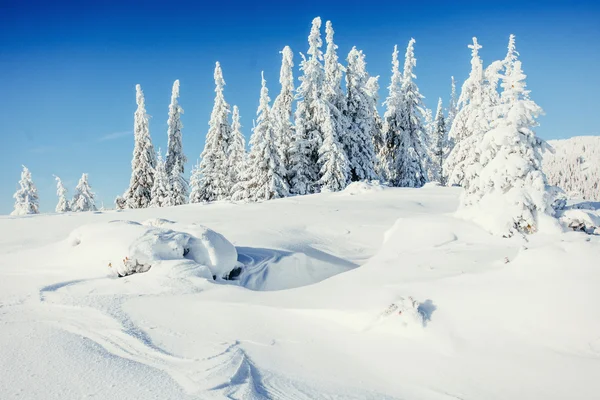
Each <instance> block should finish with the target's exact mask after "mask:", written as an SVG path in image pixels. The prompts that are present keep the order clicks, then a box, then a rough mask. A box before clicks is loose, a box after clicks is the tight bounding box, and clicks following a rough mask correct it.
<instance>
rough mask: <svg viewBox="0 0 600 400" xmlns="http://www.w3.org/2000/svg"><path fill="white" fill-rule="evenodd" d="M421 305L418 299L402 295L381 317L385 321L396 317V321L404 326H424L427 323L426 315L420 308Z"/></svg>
mask: <svg viewBox="0 0 600 400" xmlns="http://www.w3.org/2000/svg"><path fill="white" fill-rule="evenodd" d="M420 305H421V304H420V303H419V302H418V301H416V300H415V299H413V298H412V297H410V296H409V297H400V298H399V299H398V300H396V301H394V302H393V303H391V304H390V305H389V306H388V307H387V308H386V309H385V310H384V311H383V312H382V313H381V314H380V319H381V321H382V322H383V321H387V320H389V319H391V318H394V321H395V322H396V323H400V324H401V325H402V326H404V327H410V326H418V327H423V326H424V325H425V316H424V315H423V313H422V312H421V310H420V308H419V306H420Z"/></svg>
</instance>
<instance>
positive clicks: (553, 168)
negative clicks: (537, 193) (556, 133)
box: [542, 136, 600, 201]
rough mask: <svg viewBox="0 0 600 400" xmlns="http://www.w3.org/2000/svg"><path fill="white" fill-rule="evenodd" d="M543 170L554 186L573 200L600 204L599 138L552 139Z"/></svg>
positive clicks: (545, 154) (545, 156)
mask: <svg viewBox="0 0 600 400" xmlns="http://www.w3.org/2000/svg"><path fill="white" fill-rule="evenodd" d="M548 143H549V144H550V145H551V146H552V148H553V149H554V153H552V152H546V153H544V159H543V164H542V165H543V169H544V172H545V173H546V176H547V178H548V182H549V183H550V184H551V185H555V186H558V187H560V188H562V189H563V190H564V191H565V192H567V194H569V195H570V197H576V198H580V199H585V200H596V201H600V136H579V137H572V138H569V139H561V140H550V141H548Z"/></svg>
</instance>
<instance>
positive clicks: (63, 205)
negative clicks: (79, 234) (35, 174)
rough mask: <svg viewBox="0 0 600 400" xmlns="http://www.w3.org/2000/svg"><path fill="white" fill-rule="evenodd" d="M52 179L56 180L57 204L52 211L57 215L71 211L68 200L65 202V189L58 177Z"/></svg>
mask: <svg viewBox="0 0 600 400" xmlns="http://www.w3.org/2000/svg"><path fill="white" fill-rule="evenodd" d="M54 179H56V195H57V196H58V203H56V208H55V209H54V210H55V211H56V212H57V213H64V212H67V211H71V207H70V204H69V200H67V189H66V188H65V186H64V185H63V183H62V180H61V179H60V178H59V177H58V176H55V177H54Z"/></svg>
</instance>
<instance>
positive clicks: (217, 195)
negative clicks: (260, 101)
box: [199, 62, 232, 201]
mask: <svg viewBox="0 0 600 400" xmlns="http://www.w3.org/2000/svg"><path fill="white" fill-rule="evenodd" d="M214 76H215V86H216V87H215V93H216V96H215V103H214V106H213V110H212V113H211V116H210V121H209V123H208V125H209V129H208V133H207V134H206V144H205V145H204V151H203V152H202V154H201V158H202V160H201V161H200V166H199V173H200V175H201V177H200V186H199V194H200V198H201V199H202V201H215V200H224V199H227V198H229V194H230V193H231V188H232V184H231V179H230V173H229V162H228V159H227V158H228V155H229V142H230V141H231V125H229V119H228V116H229V112H230V111H229V104H227V103H226V102H225V96H224V95H223V88H224V86H225V80H224V79H223V71H222V70H221V64H219V62H217V64H216V66H215V75H214Z"/></svg>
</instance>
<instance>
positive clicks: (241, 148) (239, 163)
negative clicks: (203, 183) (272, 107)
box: [228, 106, 277, 186]
mask: <svg viewBox="0 0 600 400" xmlns="http://www.w3.org/2000/svg"><path fill="white" fill-rule="evenodd" d="M232 117H233V123H232V124H231V129H232V132H231V144H230V146H229V158H228V161H229V167H228V169H229V173H230V179H231V182H232V184H233V185H234V186H235V184H236V183H238V182H240V181H241V180H242V179H243V174H244V169H245V168H246V141H245V140H244V135H243V134H242V125H241V124H240V110H239V109H238V107H237V106H233V114H232ZM276 138H277V136H276Z"/></svg>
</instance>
